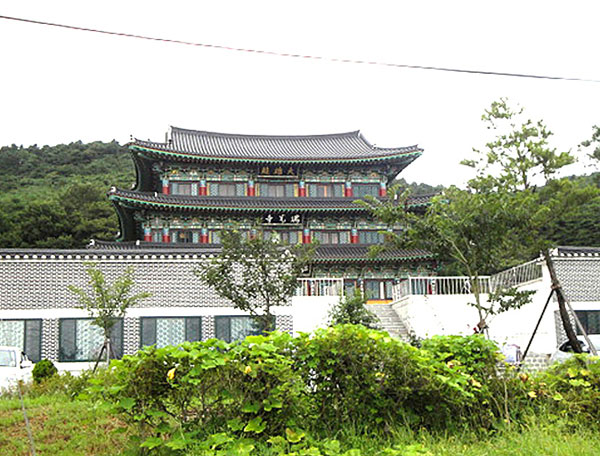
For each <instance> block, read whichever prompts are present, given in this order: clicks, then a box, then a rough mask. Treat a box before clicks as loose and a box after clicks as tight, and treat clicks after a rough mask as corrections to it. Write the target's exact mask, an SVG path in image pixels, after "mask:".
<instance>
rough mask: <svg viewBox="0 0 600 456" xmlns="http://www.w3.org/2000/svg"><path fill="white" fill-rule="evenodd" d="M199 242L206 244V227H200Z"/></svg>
mask: <svg viewBox="0 0 600 456" xmlns="http://www.w3.org/2000/svg"><path fill="white" fill-rule="evenodd" d="M200 244H208V228H205V227H203V228H201V229H200Z"/></svg>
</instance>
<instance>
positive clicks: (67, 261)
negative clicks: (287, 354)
mask: <svg viewBox="0 0 600 456" xmlns="http://www.w3.org/2000/svg"><path fill="white" fill-rule="evenodd" d="M17 257H18V258H16V257H15V255H0V278H1V279H0V310H12V309H14V310H19V309H52V308H72V307H76V306H77V301H76V299H75V296H74V295H73V294H72V293H71V292H69V291H68V288H67V287H68V286H69V285H75V286H78V287H81V288H84V289H86V288H87V287H88V284H87V282H88V276H87V274H86V273H85V268H86V265H85V262H95V263H96V264H97V265H98V267H99V268H100V269H101V270H102V271H103V272H104V274H105V276H106V279H107V281H109V282H112V281H114V280H115V279H116V278H117V277H119V276H120V275H121V274H123V272H124V270H125V268H126V267H128V266H133V267H134V271H135V272H134V282H135V286H134V290H133V291H134V292H135V293H137V292H142V291H148V292H150V293H152V296H150V297H149V298H147V299H145V300H143V301H142V302H141V303H140V304H139V305H138V307H141V308H144V307H172V306H176V307H228V306H231V303H230V302H229V301H228V300H226V299H223V298H220V297H219V296H217V295H216V294H215V293H214V291H213V290H211V289H210V288H209V287H208V286H206V285H204V284H203V283H201V282H200V280H199V279H198V278H197V277H196V276H195V275H194V269H195V268H196V267H197V266H198V264H200V262H202V261H203V260H202V259H201V258H193V256H192V255H183V254H181V255H180V254H173V255H74V254H66V253H65V254H61V255H49V254H48V255H45V258H41V255H36V258H33V255H27V258H24V255H17ZM52 257H53V258H52Z"/></svg>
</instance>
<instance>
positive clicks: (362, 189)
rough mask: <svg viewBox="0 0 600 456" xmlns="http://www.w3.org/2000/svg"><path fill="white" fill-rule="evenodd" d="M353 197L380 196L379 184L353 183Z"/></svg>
mask: <svg viewBox="0 0 600 456" xmlns="http://www.w3.org/2000/svg"><path fill="white" fill-rule="evenodd" d="M352 195H353V196H355V197H357V198H362V197H364V196H367V195H370V196H379V184H356V183H352Z"/></svg>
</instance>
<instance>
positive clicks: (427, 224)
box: [373, 99, 597, 339]
mask: <svg viewBox="0 0 600 456" xmlns="http://www.w3.org/2000/svg"><path fill="white" fill-rule="evenodd" d="M522 114H523V110H522V109H518V110H514V109H512V108H511V107H510V106H509V105H508V103H507V101H506V100H505V99H501V100H500V101H497V102H494V103H492V105H491V107H490V109H488V110H486V111H485V113H484V115H483V116H482V119H483V121H484V122H485V123H486V125H487V127H488V128H489V129H491V130H492V131H495V132H496V133H497V136H496V137H495V138H494V139H493V140H492V141H490V142H488V143H487V144H486V146H485V148H484V149H483V150H477V149H475V150H474V151H475V155H476V156H475V158H474V159H471V160H465V161H463V164H465V165H467V166H470V167H473V168H474V169H475V171H476V177H475V178H474V179H472V180H471V181H469V183H468V186H467V189H466V190H459V189H456V188H451V189H448V190H446V191H445V192H444V194H443V195H442V196H441V197H438V198H434V200H433V202H432V204H431V206H430V208H429V209H428V211H427V212H426V214H425V216H423V217H417V216H414V215H410V214H401V210H400V209H398V207H392V206H393V204H389V203H387V204H379V205H375V206H374V207H373V210H374V213H375V215H376V216H378V217H379V218H381V219H382V220H384V221H387V222H388V223H390V222H392V221H396V222H398V221H400V223H401V224H403V225H404V226H406V230H405V232H404V233H403V234H402V236H401V237H399V238H397V242H400V243H401V244H409V245H412V246H420V247H423V248H427V249H429V250H431V251H432V252H434V253H436V254H438V255H439V256H440V258H441V259H442V260H443V259H448V258H449V259H453V260H454V261H455V264H456V265H457V271H456V272H459V273H462V274H464V275H466V276H468V277H469V281H470V283H471V289H472V291H473V294H474V295H475V301H476V302H475V303H474V304H475V307H477V310H478V312H479V316H480V318H481V319H482V321H481V322H480V326H485V322H484V319H485V316H486V315H487V314H490V313H497V312H499V311H504V310H507V309H508V308H514V307H519V306H521V305H523V304H524V303H525V302H527V296H526V295H519V294H515V291H514V290H507V291H508V292H507V293H506V295H505V296H504V298H506V297H508V298H510V300H509V302H507V301H506V299H504V298H503V297H502V296H497V298H498V301H496V302H495V303H492V306H489V305H488V306H484V305H482V302H481V299H480V296H479V295H480V293H481V291H482V290H481V287H480V284H479V280H478V278H479V276H480V275H481V274H489V273H491V272H494V271H497V270H498V269H500V268H504V267H508V266H510V265H512V264H516V263H518V262H521V261H523V260H525V259H528V258H530V257H531V255H532V254H537V253H538V252H540V251H541V250H542V251H544V252H546V253H547V252H548V248H549V247H550V245H551V244H550V242H549V241H548V240H547V238H546V237H545V236H544V235H543V232H544V230H543V228H544V227H546V226H548V225H549V224H550V223H551V222H552V221H554V220H556V219H557V218H559V217H561V216H564V214H567V213H568V212H569V211H571V210H573V208H575V207H577V205H578V204H580V203H581V202H585V201H589V200H590V198H593V197H594V195H596V194H597V191H596V189H595V188H591V187H589V186H586V187H581V186H579V185H578V184H577V183H576V182H572V181H569V180H567V179H556V178H555V176H556V174H557V173H558V172H559V171H560V170H561V169H562V168H563V167H564V166H566V165H568V164H571V163H573V162H574V161H575V157H574V156H573V155H572V154H571V153H570V152H557V151H556V149H555V148H552V147H551V146H550V145H549V139H550V137H551V136H552V133H551V132H550V130H549V129H548V128H547V127H546V126H545V125H544V124H543V122H541V121H537V122H533V121H532V120H530V119H523V118H522ZM540 186H543V187H540ZM494 304H495V305H496V306H495V307H493V305H494ZM562 306H564V302H563V303H562ZM561 315H562V313H561ZM564 325H565V330H566V331H567V333H568V334H571V335H572V328H571V327H570V323H569V321H568V318H567V319H566V320H565V321H564ZM571 335H570V336H569V338H570V339H571Z"/></svg>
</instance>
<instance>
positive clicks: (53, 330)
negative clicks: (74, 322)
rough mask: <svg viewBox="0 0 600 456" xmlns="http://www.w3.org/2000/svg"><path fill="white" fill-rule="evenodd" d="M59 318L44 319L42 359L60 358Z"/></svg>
mask: <svg viewBox="0 0 600 456" xmlns="http://www.w3.org/2000/svg"><path fill="white" fill-rule="evenodd" d="M58 333H59V330H58V318H52V319H48V320H42V359H44V358H48V359H50V360H52V361H56V360H58V335H59V334H58Z"/></svg>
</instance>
